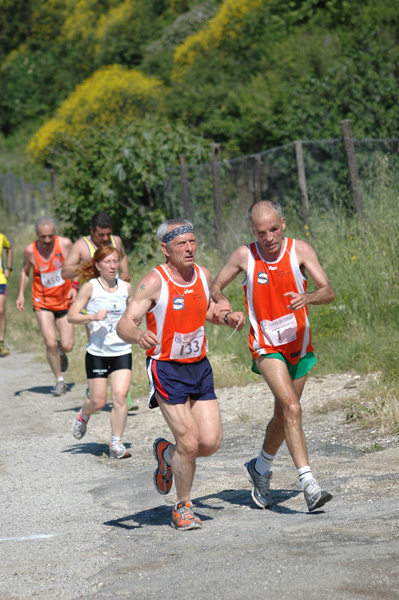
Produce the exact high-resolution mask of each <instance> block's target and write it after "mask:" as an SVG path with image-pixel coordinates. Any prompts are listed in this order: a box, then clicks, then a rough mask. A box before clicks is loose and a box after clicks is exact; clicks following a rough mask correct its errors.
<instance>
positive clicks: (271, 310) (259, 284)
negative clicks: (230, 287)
mask: <svg viewBox="0 0 399 600" xmlns="http://www.w3.org/2000/svg"><path fill="white" fill-rule="evenodd" d="M283 243H285V245H286V246H285V250H284V253H283V255H282V256H281V257H280V259H279V260H277V261H275V262H267V261H265V260H263V259H262V257H261V255H260V251H258V243H257V242H255V243H252V244H249V245H248V248H249V256H248V267H247V276H246V278H245V280H244V282H243V287H244V291H245V305H246V308H247V312H248V317H249V320H250V323H251V329H250V332H249V336H248V346H249V349H250V351H251V354H252V357H253V358H254V359H255V358H258V357H259V356H261V355H262V354H272V353H273V352H274V353H275V352H280V353H281V354H282V355H283V356H284V358H285V359H286V360H287V361H288V362H289V363H291V364H297V363H298V362H299V360H300V359H301V358H302V357H303V356H305V354H306V353H307V352H312V351H313V347H312V340H311V332H310V326H309V318H308V307H307V306H305V308H302V309H300V310H296V311H292V310H290V309H289V308H287V306H288V305H289V303H290V298H289V296H284V294H285V293H286V292H297V293H299V294H304V293H306V288H307V277H304V276H303V275H302V272H301V269H300V266H299V263H298V259H297V256H296V252H295V240H293V239H291V238H284V241H283Z"/></svg>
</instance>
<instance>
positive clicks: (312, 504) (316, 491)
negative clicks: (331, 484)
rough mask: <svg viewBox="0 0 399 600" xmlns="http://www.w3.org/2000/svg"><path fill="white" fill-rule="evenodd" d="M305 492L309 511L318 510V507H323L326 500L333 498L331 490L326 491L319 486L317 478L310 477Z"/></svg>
mask: <svg viewBox="0 0 399 600" xmlns="http://www.w3.org/2000/svg"><path fill="white" fill-rule="evenodd" d="M303 493H304V495H305V500H306V504H307V505H308V510H309V512H312V510H316V508H321V507H322V506H324V505H325V504H326V502H330V500H331V498H332V495H331V494H330V493H329V492H326V490H323V489H322V488H321V487H320V486H319V484H318V483H317V481H316V479H310V480H309V481H307V482H306V483H305V486H304V489H303Z"/></svg>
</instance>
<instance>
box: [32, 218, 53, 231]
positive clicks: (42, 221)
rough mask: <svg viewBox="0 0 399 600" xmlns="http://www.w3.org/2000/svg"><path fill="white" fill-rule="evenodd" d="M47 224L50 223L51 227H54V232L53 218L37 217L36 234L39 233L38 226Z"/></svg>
mask: <svg viewBox="0 0 399 600" xmlns="http://www.w3.org/2000/svg"><path fill="white" fill-rule="evenodd" d="M47 223H50V224H51V225H54V231H55V227H56V225H55V221H54V219H53V217H39V218H38V220H37V221H36V225H35V227H36V233H39V231H38V230H39V227H40V225H45V224H47Z"/></svg>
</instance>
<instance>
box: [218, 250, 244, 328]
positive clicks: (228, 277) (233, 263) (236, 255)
mask: <svg viewBox="0 0 399 600" xmlns="http://www.w3.org/2000/svg"><path fill="white" fill-rule="evenodd" d="M248 252H249V250H248V247H247V246H240V247H239V248H237V250H235V251H234V252H233V254H232V255H231V256H230V258H229V260H228V261H227V263H226V264H225V266H224V267H223V268H222V269H221V271H220V272H219V273H218V275H216V277H215V279H214V280H213V282H212V285H211V296H212V300H213V301H214V302H215V312H214V316H215V317H217V316H218V315H219V312H220V311H222V310H226V311H231V310H232V307H231V304H230V301H229V300H228V298H227V297H226V296H225V295H224V294H222V291H223V290H224V288H225V287H227V286H228V285H229V283H231V282H232V281H233V279H235V278H236V277H237V275H238V274H239V273H240V271H244V273H246V272H247V264H248Z"/></svg>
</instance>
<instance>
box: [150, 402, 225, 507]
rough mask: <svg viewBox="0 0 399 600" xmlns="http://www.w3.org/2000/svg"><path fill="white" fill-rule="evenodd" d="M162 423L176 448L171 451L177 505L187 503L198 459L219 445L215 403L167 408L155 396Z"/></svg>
mask: <svg viewBox="0 0 399 600" xmlns="http://www.w3.org/2000/svg"><path fill="white" fill-rule="evenodd" d="M157 400H158V404H159V406H160V408H161V411H162V414H163V416H164V418H165V421H166V422H167V424H168V425H169V427H170V429H171V431H172V433H173V435H174V438H175V440H176V444H175V445H174V446H172V447H171V449H170V457H171V460H172V472H173V475H174V480H175V486H176V493H177V502H188V501H190V494H191V488H192V484H193V480H194V473H195V466H196V465H195V461H196V458H197V456H209V455H210V454H212V453H213V452H215V451H216V450H217V449H218V448H219V446H220V443H221V441H222V428H221V420H220V412H219V406H218V404H217V400H205V401H201V400H198V401H187V402H186V403H185V404H175V405H168V404H167V403H166V402H164V401H163V400H162V399H161V398H160V397H159V396H158V395H157Z"/></svg>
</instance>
